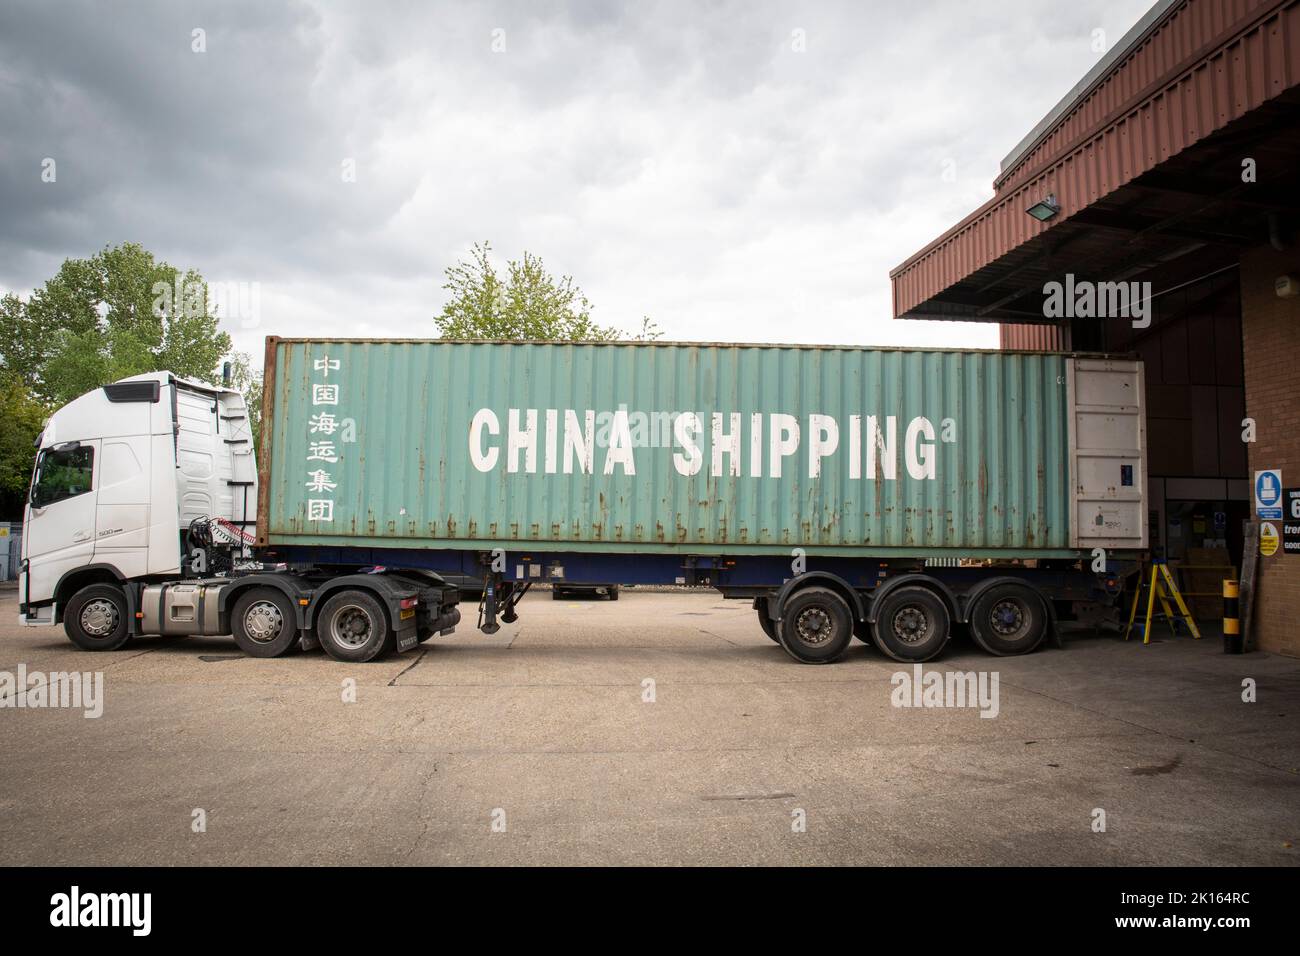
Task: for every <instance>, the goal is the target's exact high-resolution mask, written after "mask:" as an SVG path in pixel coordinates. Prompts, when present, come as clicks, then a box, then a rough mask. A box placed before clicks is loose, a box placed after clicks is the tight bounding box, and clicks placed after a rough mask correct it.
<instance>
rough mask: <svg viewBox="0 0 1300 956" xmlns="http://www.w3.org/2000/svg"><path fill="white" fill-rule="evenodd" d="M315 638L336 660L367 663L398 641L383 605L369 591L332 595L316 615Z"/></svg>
mask: <svg viewBox="0 0 1300 956" xmlns="http://www.w3.org/2000/svg"><path fill="white" fill-rule="evenodd" d="M316 639H317V640H318V641H320V646H321V647H323V648H325V653H326V654H328V655H329V656H330V657H332V658H334V659H335V660H336V661H347V662H349V663H353V664H364V663H365V662H366V661H373V660H374V659H375V658H376V657H379V656H380V655H381V654H383V653H384V651H385V650H387V649H388V648H389V647H391V646H393V645H394V644H395V642H396V635H395V634H394V633H393V632H392V629H391V628H389V626H388V615H387V614H385V613H384V606H383V605H382V604H380V603H379V600H378V599H377V598H376V597H375V596H374V595H373V594H371V593H370V592H368V591H361V590H355V589H349V590H346V591H340V592H339V593H338V594H334V595H331V596H330V597H329V598H327V599H326V600H325V603H324V604H323V605H322V606H321V609H320V611H319V613H317V615H316Z"/></svg>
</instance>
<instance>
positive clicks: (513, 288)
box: [434, 242, 621, 342]
mask: <svg viewBox="0 0 1300 956" xmlns="http://www.w3.org/2000/svg"><path fill="white" fill-rule="evenodd" d="M491 250H492V246H491V245H490V244H489V243H487V242H484V243H482V244H475V246H474V249H473V251H472V252H471V254H470V259H469V261H468V262H466V261H461V262H458V263H456V265H454V266H450V267H448V268H447V270H446V277H447V281H446V282H445V283H444V284H443V288H444V289H446V290H447V291H448V292H449V293H450V294H451V296H450V299H449V300H448V302H447V304H446V305H445V306H444V307H443V310H442V314H441V315H438V316H436V317H435V318H434V322H435V323H436V324H437V326H438V333H439V335H441V336H442V337H443V338H444V339H513V340H519V339H527V340H536V341H567V342H574V341H601V342H604V341H612V340H614V339H617V338H620V337H621V334H620V332H619V330H618V329H615V328H609V327H606V326H602V325H598V324H596V323H595V322H594V321H593V320H592V318H591V309H592V306H591V303H590V302H588V301H587V297H586V296H584V295H583V294H582V290H581V289H579V288H577V286H575V285H574V284H573V278H572V277H571V276H564V277H562V278H560V279H558V280H557V279H556V278H554V277H553V276H552V275H551V274H550V273H549V272H547V271H546V268H545V266H544V265H543V264H542V260H541V259H540V258H539V257H537V256H535V255H533V254H532V253H530V252H525V253H524V257H523V259H522V260H511V261H510V262H508V263H507V264H506V275H505V277H504V278H503V277H502V276H501V275H499V274H498V273H497V270H496V267H495V266H494V265H493V264H492V262H491V261H490V259H489V258H488V253H489V252H491Z"/></svg>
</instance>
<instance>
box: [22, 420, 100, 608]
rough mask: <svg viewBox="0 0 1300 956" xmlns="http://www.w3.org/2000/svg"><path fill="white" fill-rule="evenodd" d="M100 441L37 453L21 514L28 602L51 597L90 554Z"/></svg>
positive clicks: (91, 558) (70, 443)
mask: <svg viewBox="0 0 1300 956" xmlns="http://www.w3.org/2000/svg"><path fill="white" fill-rule="evenodd" d="M99 445H100V443H99V441H98V440H94V441H73V442H64V443H62V444H58V445H53V446H51V447H49V448H45V449H42V450H41V453H40V455H39V456H38V457H37V459H36V469H35V471H34V472H33V474H32V487H31V490H30V492H29V494H28V498H27V508H26V514H25V515H24V518H25V521H24V526H25V533H24V534H23V557H24V558H25V559H26V560H27V574H28V582H29V588H30V591H29V593H30V594H31V597H32V599H33V600H41V599H43V598H46V597H52V596H53V594H54V588H55V586H56V585H57V584H58V582H59V579H60V578H61V577H62V576H63V575H64V573H66V572H67V571H70V570H72V569H74V568H79V567H84V566H85V565H87V564H90V563H91V561H92V560H93V559H94V554H95V488H96V479H97V478H98V469H99Z"/></svg>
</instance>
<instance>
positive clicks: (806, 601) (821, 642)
mask: <svg viewBox="0 0 1300 956" xmlns="http://www.w3.org/2000/svg"><path fill="white" fill-rule="evenodd" d="M777 634H778V635H779V636H780V640H781V646H782V647H784V648H785V651H786V653H787V654H789V655H790V656H791V657H793V658H794V659H795V660H797V661H799V663H801V664H829V663H830V662H831V661H833V660H835V659H836V658H838V657H839V656H840V655H841V654H843V653H844V651H845V649H846V648H847V647H848V646H849V642H850V641H851V640H853V612H852V611H850V610H849V605H848V603H847V602H846V601H845V600H844V598H842V597H840V596H839V595H838V594H836V593H835V592H834V591H832V590H830V589H829V588H816V587H810V588H804V589H803V590H802V591H796V592H795V593H794V594H792V595H791V596H790V597H788V598H786V602H785V607H784V608H783V609H782V611H781V627H780V629H779V630H778V631H777Z"/></svg>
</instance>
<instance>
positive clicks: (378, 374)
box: [19, 337, 1147, 663]
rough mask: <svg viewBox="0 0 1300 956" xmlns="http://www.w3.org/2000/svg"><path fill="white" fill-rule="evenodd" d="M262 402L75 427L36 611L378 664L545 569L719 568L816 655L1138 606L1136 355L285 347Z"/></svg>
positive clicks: (213, 404)
mask: <svg viewBox="0 0 1300 956" xmlns="http://www.w3.org/2000/svg"><path fill="white" fill-rule="evenodd" d="M263 388H264V393H263V406H262V427H261V439H260V447H259V448H256V449H255V448H254V447H253V444H254V436H253V435H252V434H251V431H250V428H249V418H248V410H247V409H246V408H245V406H244V401H243V398H242V397H241V396H240V395H239V393H238V392H236V391H233V390H231V389H229V388H226V387H214V386H211V385H207V384H204V383H201V382H194V381H187V380H184V379H181V378H178V377H176V376H173V375H170V374H168V373H166V372H157V373H150V374H146V375H139V376H135V377H133V378H129V379H125V380H123V381H120V382H117V383H115V384H112V385H107V386H105V387H103V388H100V389H97V390H95V391H93V392H90V393H88V394H86V395H83V396H81V397H80V398H78V399H76V400H74V401H72V402H71V403H69V404H68V405H66V406H65V407H63V408H61V409H59V410H58V411H57V412H55V413H54V414H53V415H52V416H51V418H50V420H49V422H48V424H47V426H46V428H45V430H44V432H43V434H42V435H41V438H40V441H39V446H40V447H39V451H38V455H37V459H36V465H35V468H34V471H33V477H32V484H31V492H30V498H29V502H28V505H27V508H26V513H25V518H24V535H23V555H22V563H21V576H20V582H19V588H20V595H19V601H20V617H21V620H22V621H23V623H25V624H29V625H55V624H59V623H62V624H63V626H64V628H65V630H66V631H67V633H68V636H69V637H70V638H71V639H72V641H74V642H75V643H76V644H77V645H78V646H79V647H82V648H85V649H88V650H111V649H115V648H118V647H121V646H122V645H123V644H125V643H126V642H127V641H128V640H130V639H131V638H132V637H134V636H135V635H138V634H161V635H183V634H227V633H229V634H233V636H234V639H235V641H236V642H237V643H238V645H239V646H240V648H242V649H243V651H244V652H245V653H247V654H249V655H252V656H255V657H274V656H277V655H280V654H284V653H286V652H288V651H290V650H293V649H305V648H311V647H315V646H317V645H319V646H320V647H322V648H323V649H324V650H325V651H326V652H327V653H328V654H329V655H330V656H332V657H334V658H336V659H338V660H343V661H368V660H372V659H374V658H376V657H379V656H381V655H383V654H386V653H389V652H392V651H398V652H401V651H406V650H409V649H411V648H413V647H415V646H417V645H418V644H419V643H420V642H422V641H425V640H428V639H430V638H433V637H436V636H437V635H441V634H448V633H451V631H452V630H453V629H454V628H455V627H456V626H457V624H458V623H460V621H461V609H460V607H459V601H460V593H461V592H460V590H459V589H458V588H457V587H456V585H455V583H454V582H455V581H462V582H463V581H464V580H465V579H466V578H467V577H468V578H477V579H481V580H482V581H483V583H484V587H483V590H482V598H481V600H480V601H479V604H478V608H477V625H478V627H479V628H480V629H481V630H482V631H484V632H486V633H489V634H490V633H493V632H495V631H496V630H498V629H499V627H500V625H501V623H502V622H505V623H511V622H513V621H515V620H516V619H517V617H518V614H519V601H520V598H521V597H523V595H524V594H525V593H527V591H528V590H529V588H530V587H531V586H532V585H533V584H547V585H552V586H559V587H560V588H565V587H577V586H581V585H592V584H600V585H602V586H610V585H637V584H678V585H707V586H711V587H713V588H716V589H717V590H718V591H720V592H721V593H722V594H723V596H725V597H727V598H735V599H743V600H748V601H751V602H752V604H753V607H754V609H755V612H756V614H755V616H756V617H757V622H756V623H757V625H758V626H759V627H761V628H762V630H763V632H764V633H765V634H766V635H767V636H768V637H769V638H771V639H772V640H773V641H775V642H776V643H778V644H780V646H781V647H783V648H784V649H785V650H786V651H787V652H788V653H789V655H790V656H791V657H793V658H794V659H795V660H797V661H801V662H804V663H826V662H829V661H833V660H835V659H836V658H837V657H839V656H840V655H841V654H842V653H843V652H844V650H845V649H846V647H847V646H848V645H849V642H850V641H851V639H852V638H853V637H854V636H856V637H858V638H860V639H862V640H863V641H867V642H869V643H874V644H875V646H876V647H878V648H879V649H880V651H882V652H883V653H884V654H886V655H888V656H889V657H891V658H894V659H897V660H900V661H909V662H910V661H925V660H929V659H931V658H933V657H935V656H936V655H938V654H939V653H940V652H941V651H942V650H943V648H944V646H945V644H946V643H947V641H948V639H949V637H950V636H951V635H952V633H953V632H954V629H955V628H957V627H958V626H966V627H968V629H969V632H970V634H971V636H972V637H973V638H974V640H975V641H976V642H977V643H978V644H979V645H980V646H981V647H983V648H984V649H985V650H987V651H989V652H991V653H993V654H1018V653H1025V652H1028V651H1031V650H1033V649H1034V648H1035V647H1037V646H1038V645H1039V644H1040V642H1041V641H1042V640H1043V639H1044V637H1045V636H1046V635H1047V634H1048V633H1049V632H1051V630H1052V629H1053V628H1054V627H1055V626H1056V624H1057V622H1058V621H1060V620H1065V619H1074V618H1077V617H1079V616H1082V615H1088V616H1089V619H1092V618H1095V617H1096V616H1098V615H1105V614H1112V615H1113V613H1114V610H1115V607H1116V605H1117V596H1118V593H1119V590H1120V580H1121V575H1122V574H1123V573H1124V572H1125V571H1126V569H1127V568H1128V567H1130V566H1131V564H1132V563H1133V562H1135V561H1136V560H1137V559H1138V558H1139V557H1140V555H1141V553H1142V552H1143V551H1144V549H1145V548H1146V547H1147V540H1146V535H1147V522H1146V514H1147V509H1146V458H1145V440H1144V434H1143V422H1144V414H1143V407H1142V405H1143V382H1142V366H1141V363H1140V362H1138V361H1137V360H1135V359H1132V358H1127V357H1122V356H1107V355H1083V354H1060V353H1020V352H979V351H947V350H901V349H867V348H832V347H820V346H798V345H795V346H776V345H738V344H699V343H682V344H671V343H641V342H637V343H606V342H601V343H519V342H477V341H476V342H451V341H442V340H385V341H374V340H348V339H342V340H340V339H280V338H274V337H272V338H268V339H267V341H266V363H265V370H264V385H263Z"/></svg>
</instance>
